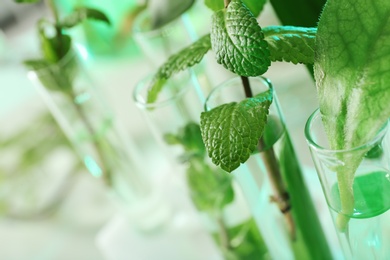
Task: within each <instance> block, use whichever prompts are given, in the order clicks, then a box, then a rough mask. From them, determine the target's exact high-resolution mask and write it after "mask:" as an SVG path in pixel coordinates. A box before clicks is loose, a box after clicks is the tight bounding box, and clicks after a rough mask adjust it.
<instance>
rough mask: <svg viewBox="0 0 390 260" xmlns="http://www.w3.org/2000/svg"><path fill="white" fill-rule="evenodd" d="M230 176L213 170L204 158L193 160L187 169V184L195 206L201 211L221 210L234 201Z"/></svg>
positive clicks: (218, 170)
mask: <svg viewBox="0 0 390 260" xmlns="http://www.w3.org/2000/svg"><path fill="white" fill-rule="evenodd" d="M232 178H233V177H232V176H231V175H229V174H227V173H226V172H223V171H222V170H220V169H213V168H212V167H211V166H210V165H208V164H207V163H206V162H205V158H197V157H195V158H193V159H192V160H191V161H190V162H189V167H188V169H187V182H188V186H189V187H190V194H191V198H192V201H193V202H194V204H195V206H196V207H197V208H198V209H199V210H201V211H214V212H215V210H222V209H223V208H224V207H225V206H226V205H228V204H229V203H231V202H232V201H233V199H234V190H233V187H232Z"/></svg>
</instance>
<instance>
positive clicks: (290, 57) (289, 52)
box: [263, 26, 317, 64]
mask: <svg viewBox="0 0 390 260" xmlns="http://www.w3.org/2000/svg"><path fill="white" fill-rule="evenodd" d="M263 33H264V37H265V40H266V41H267V42H268V47H269V51H270V58H271V61H286V62H292V63H294V64H297V63H304V64H313V63H314V48H315V38H316V33H317V29H316V28H306V27H295V26H269V27H265V28H263Z"/></svg>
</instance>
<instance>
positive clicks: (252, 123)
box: [200, 91, 272, 172]
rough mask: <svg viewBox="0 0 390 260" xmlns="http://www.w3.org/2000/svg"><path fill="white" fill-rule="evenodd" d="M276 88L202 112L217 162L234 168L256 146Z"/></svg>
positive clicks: (208, 142) (208, 143) (205, 134)
mask: <svg viewBox="0 0 390 260" xmlns="http://www.w3.org/2000/svg"><path fill="white" fill-rule="evenodd" d="M271 102H272V91H268V92H267V94H266V95H264V93H263V94H260V95H257V96H255V97H252V98H247V99H245V100H243V101H241V102H240V103H236V102H232V103H228V104H224V105H221V106H219V107H216V108H214V109H212V110H210V111H207V112H203V113H202V114H201V122H200V125H201V130H202V137H203V141H204V142H205V145H206V149H207V152H208V154H209V156H210V157H211V159H212V161H213V163H215V164H216V165H220V167H221V168H222V169H224V170H225V171H228V172H231V171H233V170H234V169H236V168H237V167H238V166H240V163H244V162H246V160H248V158H249V156H250V155H251V153H252V152H253V151H254V150H255V149H256V147H257V144H258V143H259V139H260V137H261V135H262V134H263V131H264V127H265V124H266V122H267V115H268V109H269V106H270V105H271Z"/></svg>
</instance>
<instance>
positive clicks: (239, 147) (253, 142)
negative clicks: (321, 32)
mask: <svg viewBox="0 0 390 260" xmlns="http://www.w3.org/2000/svg"><path fill="white" fill-rule="evenodd" d="M205 3H206V5H207V6H209V7H210V8H211V9H213V10H214V11H215V12H214V14H213V19H212V24H211V32H210V34H209V35H205V36H203V37H202V38H200V39H199V40H198V41H197V42H195V43H194V44H192V45H191V46H189V47H188V48H185V49H183V50H182V51H180V52H179V53H177V54H175V55H173V56H171V57H170V58H169V59H168V61H167V62H166V63H165V64H163V65H162V66H161V67H160V69H159V70H158V71H157V73H156V75H155V77H154V79H153V81H152V84H151V86H150V89H149V96H148V102H154V101H155V100H156V98H157V95H158V93H159V92H160V90H161V89H162V88H163V87H164V84H165V82H166V81H167V80H168V79H169V78H170V77H171V76H172V75H173V74H175V73H177V72H178V71H180V70H183V69H186V68H188V67H191V66H194V65H195V64H197V63H199V62H200V61H201V60H202V59H203V57H204V55H205V54H206V53H207V52H208V51H209V50H212V51H213V52H214V54H215V57H216V61H217V62H218V63H219V64H221V65H223V66H224V67H225V68H226V69H228V70H230V71H231V72H233V73H235V74H237V75H239V76H241V79H242V86H243V91H244V92H245V95H246V99H245V100H243V101H241V102H238V103H228V104H223V105H221V106H218V107H216V108H214V109H212V110H210V111H206V112H203V113H202V114H201V122H200V123H201V130H202V137H203V141H204V143H205V146H206V148H207V152H208V155H209V156H210V157H211V159H212V161H213V163H215V164H216V165H219V166H220V167H221V168H222V169H224V170H226V171H228V172H231V171H233V170H235V169H236V168H237V167H239V166H240V164H241V163H244V162H246V161H247V160H248V158H249V157H250V156H251V155H252V154H253V153H254V152H255V151H261V153H260V154H261V156H262V160H263V162H264V164H265V165H266V168H267V169H268V171H269V179H270V181H271V182H272V183H273V184H272V186H273V187H274V194H275V195H274V196H275V198H277V199H276V200H275V201H277V202H278V206H279V208H280V210H281V211H282V212H283V213H284V217H285V220H286V223H287V225H289V230H290V235H291V238H292V240H295V239H296V237H297V234H296V233H295V232H296V231H295V228H296V225H298V226H300V227H301V229H305V230H304V231H303V232H302V233H301V234H300V235H301V236H302V237H303V240H304V241H305V243H307V244H310V246H308V251H309V252H310V253H309V254H310V256H311V257H313V258H317V257H320V258H323V259H327V258H330V251H329V248H328V246H327V243H326V241H325V238H324V236H323V234H322V230H321V228H320V224H319V222H318V219H317V218H316V217H315V213H314V212H315V209H314V207H313V205H312V202H311V201H310V198H309V197H308V196H309V193H308V192H307V190H306V188H305V184H304V181H303V180H302V176H301V172H300V169H299V166H298V165H295V164H294V163H293V164H292V165H291V161H294V162H295V161H296V160H295V159H296V158H295V155H294V152H293V151H291V148H290V147H288V149H287V148H286V149H284V150H283V152H282V155H281V156H282V157H281V159H280V160H281V161H280V162H277V161H276V160H275V159H274V158H275V154H274V151H273V150H272V149H263V147H264V143H265V136H264V134H263V133H264V129H266V126H267V125H268V126H270V125H272V122H273V120H271V119H269V118H268V109H269V106H270V105H271V103H272V102H273V95H272V91H273V90H272V89H271V90H270V91H268V92H266V93H263V94H261V95H257V96H254V95H253V94H252V90H251V86H250V84H249V82H250V81H249V80H248V77H256V76H259V75H262V74H263V73H265V72H266V71H267V70H268V67H269V66H270V65H271V62H276V61H285V62H292V63H294V64H297V63H304V64H313V62H314V48H315V36H316V32H317V29H316V28H306V27H296V26H269V27H265V28H261V27H260V26H259V24H258V23H257V20H256V18H255V16H254V15H253V13H255V14H259V13H260V12H261V10H262V9H263V6H264V4H265V1H241V0H232V1H222V0H220V1H217V0H215V1H205ZM248 7H250V8H248ZM268 129H270V127H268ZM275 131H276V130H275ZM286 138H287V139H286V143H287V144H288V145H290V141H289V138H288V136H287V137H286ZM286 147H287V146H286ZM278 163H279V164H282V165H279V166H278ZM288 164H289V165H288ZM278 167H281V168H280V169H279V168H278ZM286 189H287V190H288V189H289V192H291V193H293V194H294V196H293V197H294V201H295V203H301V202H302V203H304V204H305V207H303V208H300V207H298V204H297V209H296V210H294V214H293V215H294V216H293V217H292V216H291V214H290V212H289V209H290V208H291V205H290V201H289V196H288V195H286V194H288V191H287V190H286ZM293 209H294V206H293ZM313 214H314V215H313ZM307 216H309V217H307ZM294 218H295V220H294ZM305 226H306V228H305ZM314 241H316V242H314Z"/></svg>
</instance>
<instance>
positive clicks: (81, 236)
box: [0, 0, 333, 259]
mask: <svg viewBox="0 0 390 260" xmlns="http://www.w3.org/2000/svg"><path fill="white" fill-rule="evenodd" d="M56 3H57V4H58V6H59V7H60V10H61V12H62V13H68V12H69V11H70V10H71V9H72V8H73V7H74V6H75V5H77V4H80V3H81V4H84V5H88V6H90V7H94V8H100V9H101V10H102V11H105V12H106V14H107V15H108V16H109V18H110V19H111V21H112V26H111V27H105V26H103V25H101V24H98V23H96V24H93V23H85V24H83V26H80V27H78V28H75V29H72V32H71V34H72V36H73V39H74V41H75V44H76V45H77V46H78V50H79V52H80V54H81V56H82V57H83V61H84V65H85V67H86V71H87V73H88V74H89V76H90V77H91V78H92V79H93V82H95V84H96V86H97V88H98V89H99V90H100V91H101V92H102V93H103V95H102V96H103V97H105V99H106V102H107V103H108V105H109V106H110V107H111V109H112V111H113V114H114V115H115V118H116V120H117V121H119V122H120V123H121V125H122V126H123V128H122V129H123V132H124V133H125V135H126V137H127V138H128V139H130V141H131V143H132V146H133V148H132V149H133V150H135V151H136V154H137V157H138V158H137V160H138V161H142V163H141V164H142V165H145V166H146V167H147V170H148V171H155V172H154V173H153V174H156V175H158V174H159V173H158V171H163V169H166V168H164V167H166V164H167V159H166V158H165V157H164V156H165V155H164V153H163V152H161V151H160V150H159V149H158V148H157V145H156V140H155V139H154V137H153V136H152V131H151V129H150V126H149V125H148V123H147V122H146V120H145V118H144V114H143V113H142V111H140V109H139V108H138V107H137V106H136V104H135V102H134V100H133V97H132V95H133V94H132V92H133V90H134V87H135V86H136V84H137V83H138V82H139V81H140V80H142V79H143V78H145V77H146V76H147V75H149V74H150V73H152V72H154V71H155V70H156V68H157V65H158V64H161V60H164V57H162V58H161V57H157V56H156V54H153V53H148V51H150V49H151V50H153V49H154V47H153V46H151V47H150V48H149V49H148V46H147V44H148V43H147V42H146V41H147V40H145V39H142V37H146V36H142V35H141V36H139V35H138V36H137V31H136V30H134V29H132V28H133V27H132V26H134V25H136V23H135V21H134V17H135V14H137V13H139V10H138V9H137V7H138V6H139V5H140V4H142V3H141V1H136V0H114V1H107V0H99V1H87V0H85V1H81V0H80V1H78V0H73V1H70V0H68V1H66V0H61V1H60V0H57V1H56ZM190 11H191V12H190V13H189V14H188V16H187V17H186V18H185V19H186V20H185V21H186V22H189V23H191V25H192V27H191V30H190V31H191V32H190V33H189V36H188V37H189V38H191V37H195V38H196V37H199V36H201V35H203V34H206V33H208V31H209V24H210V19H211V11H209V10H208V9H207V8H206V7H204V6H203V3H202V2H201V3H196V4H195V6H194V7H192V8H191V10H190ZM41 17H50V14H49V12H48V10H47V9H46V6H45V4H44V3H43V2H40V3H37V4H16V3H14V2H13V1H11V0H0V93H1V94H0V241H1V243H0V259H153V256H154V257H155V259H163V258H159V255H158V253H155V254H154V255H153V254H152V256H149V258H148V257H145V258H142V253H136V251H137V252H138V251H140V252H142V251H150V250H152V249H151V248H153V247H156V248H158V246H159V245H162V244H163V243H168V242H169V239H171V241H170V242H171V243H178V242H177V238H178V237H181V238H183V237H185V235H183V234H181V236H178V234H177V233H175V234H170V235H169V236H166V237H160V238H159V239H160V240H159V239H156V240H155V242H153V246H152V244H150V243H149V242H150V240H147V239H146V240H145V238H144V237H143V238H142V237H137V235H134V234H135V233H134V234H133V233H132V231H131V230H132V227H131V225H130V223H129V222H128V220H127V219H126V217H124V214H123V213H122V211H121V210H120V208H119V207H118V205H117V204H116V202H115V200H113V198H112V196H111V194H110V193H109V192H107V190H106V189H105V187H104V185H103V184H102V182H100V181H97V178H95V177H94V176H92V174H90V173H89V172H88V171H87V170H86V169H85V167H84V166H83V164H82V162H81V160H80V159H79V157H78V156H77V155H76V153H75V151H74V149H73V148H72V146H71V144H70V143H69V141H68V140H67V138H66V137H65V135H64V134H63V133H62V131H61V129H60V127H59V126H58V125H57V124H56V122H55V120H54V119H53V117H52V116H51V114H50V112H49V110H48V109H47V107H46V105H45V103H44V102H43V101H42V99H41V97H40V96H39V94H38V93H37V91H36V90H35V88H34V86H33V84H32V83H31V81H29V79H28V78H27V71H26V69H25V67H24V66H23V61H24V60H26V59H30V58H34V57H37V56H39V51H40V50H39V43H38V36H37V32H36V23H37V21H38V20H39V19H40V18H41ZM258 20H259V23H260V25H261V26H263V27H265V26H267V25H277V24H280V22H279V20H278V19H277V17H276V15H275V13H274V11H273V9H272V7H271V5H270V4H269V3H268V4H266V6H265V9H264V11H263V12H262V14H261V15H260V17H259V18H258ZM136 37H140V38H141V39H138V42H137V41H136ZM142 41H145V42H144V43H143V42H142ZM213 55H214V54H213V53H212V52H210V53H209V54H207V57H206V59H205V63H204V64H203V65H204V66H205V68H206V69H205V70H206V71H208V72H209V74H211V75H213V77H212V78H211V82H212V85H218V84H220V83H222V82H223V81H225V80H226V79H229V78H231V77H233V76H234V75H232V74H230V73H228V72H227V71H225V70H224V69H223V68H222V67H220V66H219V65H217V64H216V63H215V61H214V56H213ZM265 76H266V77H268V78H269V79H270V80H271V81H272V82H273V84H274V87H275V89H276V92H277V94H278V97H279V101H280V104H281V106H282V109H283V112H284V115H285V120H286V123H287V126H288V129H289V131H290V133H291V136H292V141H293V143H294V145H295V148H296V150H297V153H298V157H299V160H300V161H301V163H302V166H303V168H304V169H305V178H306V179H305V180H306V182H307V183H309V188H310V191H311V193H312V195H313V198H314V200H315V204H316V207H317V210H318V212H320V217H321V220H322V223H323V224H324V225H329V226H331V225H332V224H331V223H330V222H329V221H330V219H329V216H328V212H327V208H326V205H325V202H324V199H323V197H322V196H323V195H322V192H321V188H320V185H319V182H318V179H317V176H316V174H315V171H314V170H313V165H312V162H311V158H310V155H309V151H308V148H307V146H306V142H305V139H304V134H303V129H304V124H305V122H306V119H307V118H308V116H309V115H310V114H311V113H312V112H313V111H314V109H315V108H316V107H317V99H316V91H315V86H314V83H313V80H312V78H311V76H310V74H309V73H308V71H307V69H306V67H305V66H302V65H293V64H286V63H274V64H273V65H272V66H271V67H270V69H269V71H268V72H267V73H266V74H265ZM168 164H169V163H168ZM168 167H169V166H168ZM161 181H162V182H163V181H164V179H162V180H161ZM177 196H180V194H177ZM183 221H184V222H183ZM195 221H196V220H195ZM130 222H131V221H130ZM178 222H180V220H178ZM182 222H183V223H184V224H185V223H186V221H185V220H182ZM184 224H183V225H184ZM194 229H196V228H195V227H194ZM199 230H200V228H199ZM326 231H327V235H328V237H332V235H333V234H332V233H331V230H329V229H327V230H326ZM192 232H193V231H192ZM199 232H200V233H197V234H198V236H199V238H197V239H199V240H202V241H205V240H204V239H202V232H203V231H199ZM187 238H188V237H187ZM206 240H207V239H206ZM148 241H149V242H148ZM186 241H187V242H188V243H192V242H193V241H191V240H190V239H187V240H186V239H183V240H182V243H181V244H182V245H181V246H182V247H185V246H186V245H185V243H186ZM210 243H211V242H210ZM179 244H180V243H178V244H177V246H179ZM200 244H202V243H200ZM130 245H133V249H134V248H137V250H135V249H134V250H132V249H131V246H130ZM202 246H203V249H204V250H205V251H207V250H211V251H212V250H213V249H212V246H211V247H210V248H211V249H210V248H209V247H208V245H199V248H200V249H201V250H202ZM205 248H206V249H205ZM156 252H158V250H157V249H156ZM137 254H139V255H138V256H137ZM212 255H213V254H212V253H210V254H209V256H210V259H218V257H216V258H212V257H211V256H212ZM204 259H207V258H204Z"/></svg>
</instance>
